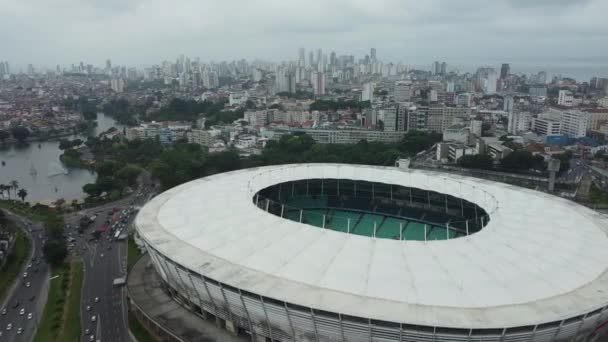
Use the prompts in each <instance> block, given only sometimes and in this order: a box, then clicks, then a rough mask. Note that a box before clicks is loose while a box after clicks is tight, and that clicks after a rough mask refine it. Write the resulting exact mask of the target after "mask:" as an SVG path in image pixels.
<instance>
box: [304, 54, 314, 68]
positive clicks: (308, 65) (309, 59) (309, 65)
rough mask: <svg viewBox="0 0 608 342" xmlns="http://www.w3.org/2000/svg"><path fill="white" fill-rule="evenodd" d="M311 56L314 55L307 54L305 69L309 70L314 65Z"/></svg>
mask: <svg viewBox="0 0 608 342" xmlns="http://www.w3.org/2000/svg"><path fill="white" fill-rule="evenodd" d="M313 55H314V53H313V52H312V51H309V52H308V61H307V64H306V67H308V68H311V67H312V65H313V64H315V61H314V57H313Z"/></svg>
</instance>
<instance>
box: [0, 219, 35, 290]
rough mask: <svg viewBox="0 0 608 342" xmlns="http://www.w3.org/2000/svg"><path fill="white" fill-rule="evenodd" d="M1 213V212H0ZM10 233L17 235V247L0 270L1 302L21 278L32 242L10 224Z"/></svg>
mask: <svg viewBox="0 0 608 342" xmlns="http://www.w3.org/2000/svg"><path fill="white" fill-rule="evenodd" d="M0 212H1V211H0ZM8 227H9V231H11V232H14V233H15V237H16V240H15V246H14V248H13V252H12V253H11V254H9V256H8V259H7V260H6V264H4V266H3V267H2V269H0V302H1V301H2V300H3V299H4V296H5V295H6V291H7V290H8V289H9V288H10V287H11V285H12V283H13V281H14V280H15V279H16V278H17V277H18V276H19V273H20V271H21V266H22V265H23V263H24V262H25V259H26V258H27V256H28V255H29V252H30V246H31V245H30V240H29V238H28V237H27V235H26V234H25V233H24V232H22V231H21V230H19V229H17V228H16V227H14V226H13V225H11V224H9V225H8Z"/></svg>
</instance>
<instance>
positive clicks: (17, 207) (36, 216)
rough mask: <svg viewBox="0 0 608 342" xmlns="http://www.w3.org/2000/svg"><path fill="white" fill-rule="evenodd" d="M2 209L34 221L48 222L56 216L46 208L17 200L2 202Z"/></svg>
mask: <svg viewBox="0 0 608 342" xmlns="http://www.w3.org/2000/svg"><path fill="white" fill-rule="evenodd" d="M0 208H3V209H7V210H10V211H12V212H14V213H15V214H18V215H21V216H25V217H27V218H29V219H31V220H34V221H42V222H44V221H47V220H49V219H53V218H54V216H55V215H56V214H55V213H54V212H53V211H52V210H50V209H49V208H48V207H46V206H33V207H30V206H29V204H28V203H27V202H26V203H23V202H21V201H16V200H0Z"/></svg>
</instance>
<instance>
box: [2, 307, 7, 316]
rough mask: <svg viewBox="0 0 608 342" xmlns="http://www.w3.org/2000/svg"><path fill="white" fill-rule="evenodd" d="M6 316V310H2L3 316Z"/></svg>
mask: <svg viewBox="0 0 608 342" xmlns="http://www.w3.org/2000/svg"><path fill="white" fill-rule="evenodd" d="M4 315H6V308H4V309H2V316H4Z"/></svg>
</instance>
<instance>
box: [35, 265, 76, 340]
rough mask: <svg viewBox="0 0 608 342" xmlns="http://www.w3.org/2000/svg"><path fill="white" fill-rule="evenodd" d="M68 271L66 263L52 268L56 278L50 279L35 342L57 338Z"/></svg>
mask: <svg viewBox="0 0 608 342" xmlns="http://www.w3.org/2000/svg"><path fill="white" fill-rule="evenodd" d="M69 271H70V269H69V268H68V267H67V265H65V266H62V267H55V268H54V269H53V272H52V276H53V277H54V276H57V278H55V279H53V280H50V287H49V296H48V299H47V301H46V305H45V306H44V312H43V313H42V318H41V320H40V324H39V326H38V331H37V332H36V337H35V338H34V341H35V342H45V341H55V340H57V337H58V335H59V331H60V329H61V321H62V319H63V307H64V304H65V295H66V291H67V289H68V283H69V277H70V272H69Z"/></svg>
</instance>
